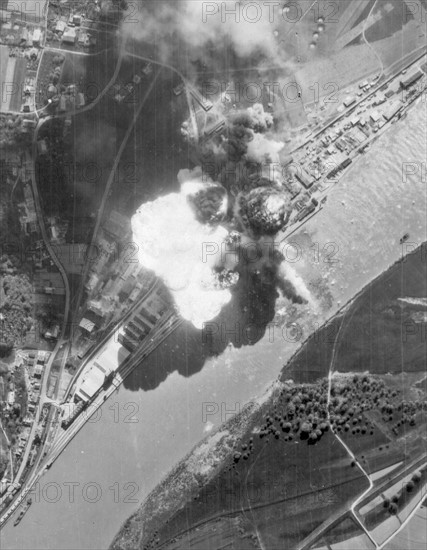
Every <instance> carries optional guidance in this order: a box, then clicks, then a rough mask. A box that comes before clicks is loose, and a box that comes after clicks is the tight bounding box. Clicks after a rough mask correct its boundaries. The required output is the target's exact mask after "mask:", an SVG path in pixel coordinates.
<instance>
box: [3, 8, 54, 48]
mask: <svg viewBox="0 0 427 550" xmlns="http://www.w3.org/2000/svg"><path fill="white" fill-rule="evenodd" d="M43 36H44V32H43V30H42V28H41V27H39V26H36V25H33V24H28V22H27V21H25V20H22V19H20V18H18V17H13V18H12V17H11V16H10V14H9V13H7V12H4V11H3V10H0V42H1V43H3V44H7V45H8V46H15V47H20V48H28V47H33V46H34V47H37V48H38V47H40V45H41V44H42V41H43Z"/></svg>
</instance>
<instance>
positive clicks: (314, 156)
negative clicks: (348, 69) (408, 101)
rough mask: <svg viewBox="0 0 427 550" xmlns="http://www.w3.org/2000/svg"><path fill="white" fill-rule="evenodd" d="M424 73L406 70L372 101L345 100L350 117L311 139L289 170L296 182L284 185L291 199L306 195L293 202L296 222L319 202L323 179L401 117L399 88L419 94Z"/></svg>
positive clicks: (365, 86)
mask: <svg viewBox="0 0 427 550" xmlns="http://www.w3.org/2000/svg"><path fill="white" fill-rule="evenodd" d="M424 76H425V73H424V72H423V71H422V70H421V69H419V68H418V69H415V70H413V71H411V73H410V74H409V75H407V76H406V71H404V73H403V74H402V75H401V77H400V79H399V82H397V83H396V84H397V88H396V89H391V88H390V89H388V85H387V84H385V85H384V86H383V87H381V89H380V90H379V91H377V92H376V93H375V94H374V95H373V96H372V97H371V98H370V99H369V100H368V99H366V100H364V101H362V102H361V103H360V104H359V105H358V106H357V105H356V98H355V97H351V96H349V97H347V98H346V99H345V100H344V107H346V108H347V109H349V111H348V113H347V114H348V116H346V117H344V118H341V119H340V120H338V121H336V122H333V123H331V124H330V125H329V126H328V127H327V129H326V130H324V131H323V132H322V133H321V134H320V135H319V136H318V137H317V139H316V140H314V139H312V140H311V141H310V142H309V143H308V144H306V146H305V147H304V148H303V149H302V150H301V151H300V152H299V154H298V157H297V158H296V159H295V160H294V159H292V161H291V170H290V173H291V174H293V181H291V182H289V181H287V182H283V185H288V187H289V184H292V186H291V187H292V189H291V195H292V198H295V197H297V195H298V194H299V193H300V191H301V190H303V191H304V193H303V196H302V197H301V198H298V199H297V200H296V201H295V203H294V206H295V209H296V211H297V214H296V216H295V218H294V221H300V220H301V219H303V218H304V217H306V216H307V215H309V214H310V213H312V212H313V211H314V210H315V208H316V206H317V204H318V203H317V200H316V199H314V198H313V197H312V195H313V193H314V192H315V191H317V190H319V189H321V185H322V184H321V181H320V180H333V179H334V178H336V177H337V175H338V174H339V173H340V172H342V171H343V170H345V169H346V168H347V167H348V166H349V165H350V164H351V163H352V160H353V158H354V157H355V156H356V155H357V154H359V153H362V152H363V151H364V150H365V149H366V147H367V146H368V145H369V142H370V140H371V139H372V138H374V137H375V134H376V133H377V132H378V131H379V130H380V129H381V128H382V127H383V126H384V125H385V124H387V123H388V122H393V120H396V119H398V118H400V116H401V115H402V113H403V109H404V106H405V99H404V98H403V96H401V97H399V96H398V91H399V88H400V90H403V91H404V92H405V93H406V94H407V97H411V95H414V94H415V93H416V90H415V89H414V85H415V84H417V83H418V82H419V81H420V79H422V78H423V77H424ZM377 80H378V75H377V76H376V77H375V78H374V80H373V81H372V82H368V81H367V80H366V81H364V82H362V83H361V84H360V85H359V87H360V89H361V91H360V92H359V94H358V95H362V94H363V93H364V92H366V91H367V90H368V89H369V88H370V87H371V86H373V85H375V84H376V83H377ZM396 84H395V86H396ZM365 102H366V104H365V105H364V104H363V103H365ZM353 105H354V107H353V108H352V106H353ZM296 182H297V183H298V184H299V185H300V188H299V189H298V186H295V183H296Z"/></svg>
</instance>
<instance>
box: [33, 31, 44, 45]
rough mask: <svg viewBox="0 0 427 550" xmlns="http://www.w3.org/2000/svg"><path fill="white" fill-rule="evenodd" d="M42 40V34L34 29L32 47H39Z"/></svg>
mask: <svg viewBox="0 0 427 550" xmlns="http://www.w3.org/2000/svg"><path fill="white" fill-rule="evenodd" d="M41 38H42V33H41V30H40V29H34V32H33V46H40V41H41Z"/></svg>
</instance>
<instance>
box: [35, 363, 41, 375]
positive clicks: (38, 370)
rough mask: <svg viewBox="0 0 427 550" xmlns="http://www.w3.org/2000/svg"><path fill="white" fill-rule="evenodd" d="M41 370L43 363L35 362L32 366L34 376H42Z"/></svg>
mask: <svg viewBox="0 0 427 550" xmlns="http://www.w3.org/2000/svg"><path fill="white" fill-rule="evenodd" d="M42 372H43V365H39V364H37V365H36V366H35V367H34V378H41V377H42Z"/></svg>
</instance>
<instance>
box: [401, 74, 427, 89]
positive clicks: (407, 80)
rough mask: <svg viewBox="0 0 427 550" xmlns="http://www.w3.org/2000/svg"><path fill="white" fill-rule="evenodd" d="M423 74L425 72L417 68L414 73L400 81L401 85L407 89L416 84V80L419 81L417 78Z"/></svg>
mask: <svg viewBox="0 0 427 550" xmlns="http://www.w3.org/2000/svg"><path fill="white" fill-rule="evenodd" d="M423 75H424V73H423V72H422V71H421V70H420V69H417V70H416V71H415V72H413V73H412V74H409V75H408V76H407V77H405V78H402V80H401V81H400V85H401V86H402V88H404V89H405V90H406V89H407V88H409V86H412V84H415V82H417V80H419V79H420V78H421V77H422V76H423Z"/></svg>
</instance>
